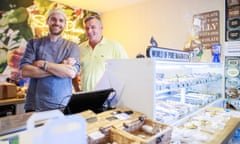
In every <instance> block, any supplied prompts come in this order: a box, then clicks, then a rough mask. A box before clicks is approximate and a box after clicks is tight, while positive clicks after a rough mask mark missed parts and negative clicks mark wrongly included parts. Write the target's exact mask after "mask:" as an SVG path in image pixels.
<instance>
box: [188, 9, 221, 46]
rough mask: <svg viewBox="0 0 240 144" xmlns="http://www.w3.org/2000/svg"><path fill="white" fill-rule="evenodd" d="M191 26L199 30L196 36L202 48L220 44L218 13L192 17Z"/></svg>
mask: <svg viewBox="0 0 240 144" xmlns="http://www.w3.org/2000/svg"><path fill="white" fill-rule="evenodd" d="M193 25H194V26H196V27H198V28H199V31H198V36H199V39H200V41H201V42H202V44H203V46H204V48H207V49H209V48H211V47H212V44H216V43H220V29H219V27H220V26H219V25H220V23H219V11H211V12H205V13H200V14H196V15H194V16H193Z"/></svg>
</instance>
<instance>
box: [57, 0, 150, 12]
mask: <svg viewBox="0 0 240 144" xmlns="http://www.w3.org/2000/svg"><path fill="white" fill-rule="evenodd" d="M53 1H57V2H58V3H63V4H66V5H69V6H71V7H78V8H82V9H86V10H91V11H95V12H100V13H101V12H107V11H111V10H115V9H118V8H123V7H126V6H129V5H133V4H137V3H140V2H143V1H146V0H53Z"/></svg>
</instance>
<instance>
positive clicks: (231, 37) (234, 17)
mask: <svg viewBox="0 0 240 144" xmlns="http://www.w3.org/2000/svg"><path fill="white" fill-rule="evenodd" d="M225 4H226V7H225V13H226V15H225V16H226V24H225V41H240V0H226V3H225Z"/></svg>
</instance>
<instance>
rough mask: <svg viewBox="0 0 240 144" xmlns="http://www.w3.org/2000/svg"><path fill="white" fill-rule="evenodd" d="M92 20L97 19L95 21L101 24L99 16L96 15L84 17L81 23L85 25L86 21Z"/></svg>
mask: <svg viewBox="0 0 240 144" xmlns="http://www.w3.org/2000/svg"><path fill="white" fill-rule="evenodd" d="M92 19H97V20H99V21H100V22H101V23H102V20H101V18H100V16H99V15H97V14H95V15H89V16H86V17H85V18H84V21H83V22H84V24H86V23H87V22H88V21H90V20H92Z"/></svg>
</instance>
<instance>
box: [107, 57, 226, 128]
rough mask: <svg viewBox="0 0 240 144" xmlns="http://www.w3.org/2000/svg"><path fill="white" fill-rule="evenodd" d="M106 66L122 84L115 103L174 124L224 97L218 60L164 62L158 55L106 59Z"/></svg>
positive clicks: (220, 67)
mask: <svg viewBox="0 0 240 144" xmlns="http://www.w3.org/2000/svg"><path fill="white" fill-rule="evenodd" d="M106 66H107V67H106V70H107V72H108V73H111V75H113V76H114V77H116V78H117V79H118V80H119V81H121V82H122V83H124V88H123V91H122V94H121V97H120V100H119V103H118V106H126V107H129V108H132V109H134V110H137V111H141V112H143V113H145V114H146V115H148V117H150V118H152V119H154V120H157V121H160V122H163V123H166V124H174V123H176V122H177V121H180V120H181V119H183V118H185V117H187V116H188V115H190V114H191V113H193V112H195V111H197V110H200V109H202V108H204V107H207V106H208V105H212V104H213V103H214V102H216V101H218V100H219V99H221V98H223V95H222V94H223V66H222V64H221V63H190V62H167V61H160V60H158V59H153V58H146V59H115V60H109V61H107V64H106Z"/></svg>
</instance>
